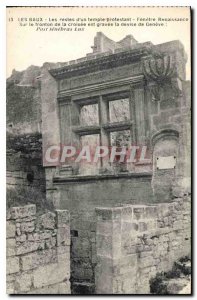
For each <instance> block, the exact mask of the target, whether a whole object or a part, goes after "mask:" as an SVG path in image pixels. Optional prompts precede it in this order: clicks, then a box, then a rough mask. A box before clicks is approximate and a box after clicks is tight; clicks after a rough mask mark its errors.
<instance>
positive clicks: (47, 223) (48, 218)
mask: <svg viewBox="0 0 197 300" xmlns="http://www.w3.org/2000/svg"><path fill="white" fill-rule="evenodd" d="M55 216H56V215H55V214H54V213H52V212H47V213H46V214H44V215H42V216H40V217H39V218H38V219H37V222H36V228H37V229H38V228H39V230H43V229H54V228H55Z"/></svg>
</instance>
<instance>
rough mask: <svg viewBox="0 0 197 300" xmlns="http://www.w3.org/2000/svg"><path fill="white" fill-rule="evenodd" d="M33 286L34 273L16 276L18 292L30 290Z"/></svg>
mask: <svg viewBox="0 0 197 300" xmlns="http://www.w3.org/2000/svg"><path fill="white" fill-rule="evenodd" d="M31 286H32V274H27V273H23V274H20V275H18V276H17V277H16V287H17V289H16V292H15V293H16V294H20V293H23V292H28V291H29V290H30V289H31Z"/></svg>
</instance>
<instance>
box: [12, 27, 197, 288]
mask: <svg viewBox="0 0 197 300" xmlns="http://www.w3.org/2000/svg"><path fill="white" fill-rule="evenodd" d="M92 49H93V51H92V53H88V54H87V55H86V56H85V57H83V58H79V59H77V60H74V61H69V62H68V63H61V64H60V63H57V64H51V63H45V64H44V65H43V67H42V68H40V69H39V72H38V74H35V76H33V79H34V81H33V85H32V82H31V88H30V87H23V88H22V83H23V82H22V79H20V80H21V81H20V82H21V84H18V85H19V86H17V87H15V91H17V89H21V90H22V93H23V91H24V89H26V90H27V91H28V93H31V95H30V97H31V99H32V98H33V99H37V100H38V101H37V100H36V101H37V102H39V104H38V106H35V108H36V107H37V108H38V110H37V116H38V115H39V121H38V122H37V121H36V122H33V121H32V122H33V123H32V122H31V118H32V116H33V114H31V118H30V119H29V120H30V122H29V123H30V124H34V127H31V126H30V127H31V128H36V125H35V123H36V124H38V123H39V124H40V126H39V128H37V129H35V131H38V132H40V134H41V140H42V158H43V161H42V165H43V168H41V169H42V170H41V173H39V172H38V173H36V172H35V170H34V173H36V174H42V175H39V176H41V177H42V178H43V176H44V179H45V180H44V181H45V184H46V186H45V188H46V201H47V202H48V203H53V205H54V207H55V208H56V209H63V210H68V211H69V212H70V233H71V246H70V247H71V248H70V253H71V257H70V263H71V277H70V281H71V289H72V293H76V294H78V293H98V294H99V293H123V294H127V293H128V294H129V293H148V292H149V290H148V288H149V287H148V280H149V279H150V278H151V276H154V275H155V274H156V272H157V271H162V270H167V269H169V268H170V267H171V266H172V263H173V261H174V260H175V259H176V258H179V257H181V256H183V255H187V254H189V253H190V185H191V182H190V175H191V174H190V173H191V171H190V157H191V152H190V151H191V134H190V133H191V128H190V125H191V124H190V122H191V120H190V108H191V94H190V82H189V81H187V80H186V71H185V70H186V67H185V66H186V62H187V55H186V53H185V50H184V47H183V45H182V44H181V42H180V41H177V40H176V41H170V42H167V43H163V44H158V45H154V44H152V43H151V42H145V43H139V42H138V41H137V40H136V39H135V38H134V37H133V36H132V35H128V36H126V37H125V38H124V39H122V40H121V41H119V42H114V41H112V40H110V39H109V38H108V37H106V36H105V35H104V34H103V33H101V32H98V33H97V35H96V37H95V39H94V45H93V47H92ZM12 77H13V75H12ZM27 79H28V78H25V79H24V80H26V82H27ZM14 85H15V86H16V83H15V82H14V80H12V86H13V87H12V88H14ZM32 86H33V87H32ZM9 89H10V87H9ZM11 93H12V91H11ZM24 93H25V94H26V92H24ZM32 93H33V94H32ZM20 97H21V93H20ZM39 105H40V106H39ZM30 108H31V106H30ZM24 109H25V108H24ZM34 113H35V111H34ZM14 118H15V119H16V118H17V116H14ZM10 119H13V117H12V116H10ZM27 122H28V121H27ZM8 125H9V124H8ZM10 126H12V124H11V121H10ZM32 126H33V125H32ZM13 127H15V128H16V126H13ZM26 128H27V126H26ZM10 130H11V129H10ZM21 130H22V129H21ZM12 131H13V129H12ZM22 131H23V132H24V130H22ZM12 134H13V133H12ZM20 134H21V133H16V132H15V136H18V135H20ZM98 144H99V145H105V146H107V147H109V148H110V147H112V146H113V145H119V146H122V145H140V146H141V145H142V146H143V145H145V146H147V148H148V151H149V157H148V159H146V160H144V162H143V161H136V162H133V163H130V164H126V163H125V164H124V163H123V164H113V163H111V164H110V163H109V161H108V160H104V159H102V158H101V159H100V160H99V161H98V163H97V164H96V165H91V164H90V165H88V166H87V165H86V166H85V165H83V164H78V163H77V162H75V161H73V162H72V161H70V162H69V163H65V164H63V165H59V164H57V162H54V163H53V162H51V163H50V164H49V163H48V162H47V161H46V160H45V154H46V151H47V149H48V147H49V146H52V145H75V146H76V147H78V148H80V147H81V146H83V145H92V146H94V145H98ZM32 168H33V167H31V169H32ZM32 170H33V169H32ZM30 173H31V172H30ZM9 174H10V173H9ZM147 274H148V275H147Z"/></svg>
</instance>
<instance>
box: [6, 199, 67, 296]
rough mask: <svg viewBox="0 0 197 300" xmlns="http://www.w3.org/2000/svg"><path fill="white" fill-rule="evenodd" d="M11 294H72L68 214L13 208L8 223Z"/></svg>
mask: <svg viewBox="0 0 197 300" xmlns="http://www.w3.org/2000/svg"><path fill="white" fill-rule="evenodd" d="M6 227H7V228H6V229H7V230H6V236H7V239H6V244H7V261H6V263H7V268H6V274H7V275H6V281H7V293H8V294H70V281H69V279H70V221H69V212H68V211H66V210H56V211H55V213H52V212H46V213H45V214H42V215H37V214H36V206H35V205H26V206H23V207H12V208H10V209H9V211H8V212H7V221H6Z"/></svg>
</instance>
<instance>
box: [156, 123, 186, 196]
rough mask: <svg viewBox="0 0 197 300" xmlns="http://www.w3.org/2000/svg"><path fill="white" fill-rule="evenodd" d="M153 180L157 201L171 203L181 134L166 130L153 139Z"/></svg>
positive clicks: (177, 167)
mask: <svg viewBox="0 0 197 300" xmlns="http://www.w3.org/2000/svg"><path fill="white" fill-rule="evenodd" d="M152 150H153V151H152V153H153V179H152V187H153V192H154V196H155V199H156V201H158V202H166V201H171V199H172V195H171V190H172V186H173V184H174V182H175V180H176V176H177V172H178V169H179V160H180V159H179V132H178V131H177V130H174V129H165V130H161V131H159V132H157V133H156V134H155V135H154V136H153V137H152Z"/></svg>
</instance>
